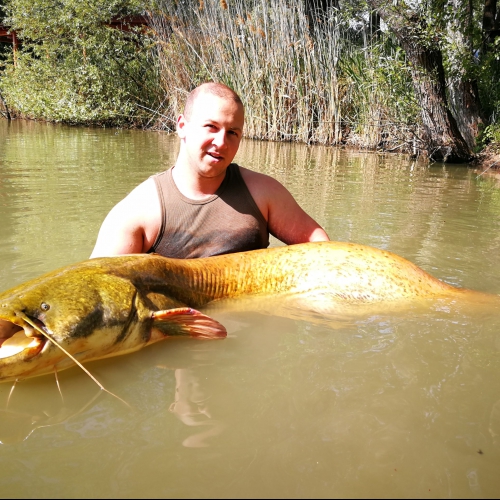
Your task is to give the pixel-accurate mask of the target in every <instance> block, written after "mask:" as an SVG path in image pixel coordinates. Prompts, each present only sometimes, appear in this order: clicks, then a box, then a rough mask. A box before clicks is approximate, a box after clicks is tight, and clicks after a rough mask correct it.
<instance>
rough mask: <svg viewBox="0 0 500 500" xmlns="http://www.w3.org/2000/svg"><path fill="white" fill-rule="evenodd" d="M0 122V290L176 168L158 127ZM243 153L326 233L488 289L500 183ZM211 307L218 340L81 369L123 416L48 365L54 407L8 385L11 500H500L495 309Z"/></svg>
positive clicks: (36, 391)
mask: <svg viewBox="0 0 500 500" xmlns="http://www.w3.org/2000/svg"><path fill="white" fill-rule="evenodd" d="M4 125H5V123H2V122H0V127H2V130H1V131H0V225H1V227H2V229H3V231H2V239H1V240H0V288H1V289H6V288H8V287H11V286H13V285H15V284H17V283H19V282H21V281H25V280H27V279H31V278H33V277H35V276H37V275H39V274H41V273H43V272H45V271H49V270H51V269H54V268H55V267H58V266H60V265H65V264H68V263H70V262H75V261H77V260H81V259H84V258H86V257H87V256H88V255H89V254H90V251H91V249H92V247H93V244H94V241H95V237H96V235H97V231H98V228H99V226H100V223H101V221H102V218H103V217H104V216H105V214H106V213H107V212H108V211H109V209H110V208H111V207H112V206H113V205H114V204H115V203H116V202H117V201H118V200H120V199H121V198H123V197H124V196H125V195H126V194H127V193H128V192H129V191H130V190H131V189H132V188H133V187H134V186H135V185H137V184H138V183H139V182H141V181H142V180H144V179H145V178H146V177H148V176H149V175H151V174H152V173H155V172H157V171H160V170H163V169H164V168H166V167H168V166H170V163H171V162H172V161H173V159H174V158H175V157H176V148H177V141H176V139H175V137H173V136H168V135H166V134H161V133H160V134H157V133H144V132H141V131H116V130H108V129H85V128H70V127H64V126H55V127H54V126H50V125H46V124H37V123H24V122H14V123H12V125H11V126H10V127H8V126H5V127H4ZM238 162H239V163H241V164H242V165H244V166H247V167H250V168H255V169H257V170H260V171H262V172H265V173H268V174H270V175H273V176H274V177H276V178H278V179H279V180H280V181H281V182H283V183H284V184H285V186H287V187H288V189H289V190H290V191H291V192H292V194H294V196H295V197H296V198H297V199H298V201H299V203H300V204H301V205H302V206H303V207H304V208H305V209H306V211H308V212H309V213H311V215H312V216H313V217H314V218H315V219H317V220H318V221H319V222H320V223H321V224H322V225H324V227H325V229H326V230H327V232H328V233H329V234H330V235H331V237H332V238H334V239H337V240H343V241H346V240H350V241H354V242H357V243H363V244H368V245H371V246H375V247H379V248H383V249H387V250H390V251H393V252H395V253H397V254H400V255H402V256H403V257H406V258H408V259H409V260H411V261H413V262H415V263H416V264H417V265H419V266H420V267H423V268H424V269H425V270H426V271H429V272H431V274H433V275H435V276H437V277H439V278H441V279H444V280H446V281H447V282H449V283H451V284H454V285H459V286H464V287H467V288H474V289H479V290H483V291H487V292H492V293H497V292H499V291H500V288H499V286H498V283H499V282H500V267H499V266H498V254H499V251H500V236H499V235H500V217H499V214H500V189H498V187H497V185H495V184H494V183H493V182H490V181H488V180H487V179H483V178H477V177H476V175H475V174H474V173H473V172H472V171H471V170H469V169H466V168H464V167H461V166H454V165H447V166H442V165H431V166H427V165H425V164H422V163H418V162H412V161H407V160H406V159H404V158H402V157H396V156H394V157H388V156H382V155H374V154H369V153H364V152H347V151H342V150H339V149H331V148H326V147H315V146H304V145H295V144H283V143H281V144H279V143H261V142H258V141H244V142H243V145H242V148H241V150H240V152H239V153H238ZM273 244H278V243H277V242H276V241H274V242H273ZM240 305H242V304H240ZM247 305H248V304H247ZM219 306H220V307H218V308H213V309H212V308H210V309H207V311H204V312H206V313H207V314H210V315H211V316H213V317H214V318H215V319H217V320H218V321H220V322H222V323H223V324H224V325H225V326H226V327H227V328H228V331H229V336H228V338H227V339H225V340H224V341H220V342H219V341H218V342H210V341H196V340H193V339H170V340H167V341H165V342H161V343H158V344H155V345H154V346H151V347H148V348H146V349H144V350H142V351H139V352H137V353H134V354H132V355H128V356H121V357H117V358H111V359H108V360H102V361H97V362H92V363H89V364H88V365H87V368H88V369H90V371H91V372H92V373H93V375H94V376H96V377H97V379H98V380H99V381H100V382H101V383H103V385H104V386H105V387H106V388H108V389H109V390H111V391H112V392H114V393H116V394H117V395H119V396H120V397H121V398H123V399H124V400H126V401H127V402H128V403H129V404H130V405H131V407H132V408H128V407H126V406H125V405H124V404H123V403H121V402H120V401H118V400H116V399H115V398H113V397H112V396H109V395H107V394H103V393H102V392H101V391H97V389H96V386H95V384H94V383H93V382H92V381H91V380H90V379H89V378H88V377H87V376H86V375H85V374H84V373H82V372H81V371H80V370H78V369H76V368H75V369H71V370H68V371H66V372H62V373H60V374H59V378H60V385H61V391H62V395H63V399H61V395H60V394H59V392H58V390H57V386H56V383H55V381H54V377H49V376H47V377H40V378H38V379H32V380H26V381H21V382H19V383H18V384H17V385H16V387H15V389H14V392H13V393H12V396H11V398H10V400H9V402H8V404H7V400H8V396H9V392H10V390H11V386H10V385H8V384H0V401H1V404H0V441H2V443H4V444H2V445H1V446H0V451H1V452H3V453H0V488H1V490H2V493H3V495H4V496H5V497H7V496H13V497H33V496H35V495H37V496H39V497H54V496H63V495H65V496H66V497H67V498H73V497H84V496H87V497H97V496H99V497H104V496H107V497H118V496H120V497H166V498H172V497H198V498H206V497H227V498H235V497H250V496H251V497H328V498H333V497H351V498H352V497H367V498H368V497H372V498H373V497H396V496H397V497H409V496H412V497H425V496H427V497H460V498H475V497H498V495H499V494H500V486H499V482H498V479H497V478H498V463H499V460H500V400H499V394H500V340H499V338H500V337H499V335H498V331H499V327H500V319H499V312H498V310H494V309H493V308H486V309H485V310H483V311H482V312H478V311H477V310H476V311H471V310H467V309H466V308H462V307H460V306H459V305H457V304H453V303H452V304H444V303H440V304H434V306H433V307H429V309H427V310H416V309H413V308H410V309H409V310H405V311H403V310H399V311H392V312H389V311H385V312H384V313H382V312H381V311H372V312H371V313H369V314H366V315H358V316H355V317H350V318H342V317H339V316H338V315H336V316H334V317H328V318H325V317H319V316H318V317H316V318H314V317H305V316H300V315H293V314H292V315H291V317H290V316H289V317H286V310H279V309H277V308H276V306H275V305H274V304H272V303H271V302H269V303H266V304H263V307H262V308H260V309H259V308H255V307H254V308H252V307H246V308H245V309H244V310H241V308H240V309H238V308H233V307H230V305H229V304H220V305H219ZM281 313H283V314H284V316H280V314H281ZM169 410H170V411H169ZM479 452H481V453H479Z"/></svg>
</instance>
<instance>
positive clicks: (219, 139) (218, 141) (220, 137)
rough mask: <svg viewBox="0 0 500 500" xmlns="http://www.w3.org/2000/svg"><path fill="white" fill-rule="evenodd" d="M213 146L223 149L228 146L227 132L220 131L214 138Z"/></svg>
mask: <svg viewBox="0 0 500 500" xmlns="http://www.w3.org/2000/svg"><path fill="white" fill-rule="evenodd" d="M212 142H213V144H215V145H216V146H217V147H219V148H220V147H223V146H225V145H226V131H225V130H219V131H218V132H217V133H216V134H215V136H214V138H213V141H212Z"/></svg>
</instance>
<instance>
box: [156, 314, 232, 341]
mask: <svg viewBox="0 0 500 500" xmlns="http://www.w3.org/2000/svg"><path fill="white" fill-rule="evenodd" d="M151 317H152V318H153V321H154V323H153V332H152V335H151V340H150V342H155V341H156V340H160V338H158V336H159V335H161V336H162V337H161V338H164V337H165V336H171V335H189V336H191V337H200V338H206V339H214V338H224V337H226V335H227V332H226V329H225V328H224V326H223V325H221V324H220V323H219V322H218V321H216V320H215V319H213V318H211V317H210V316H206V315H205V314H203V313H201V312H200V311H197V310H196V309H192V308H190V307H178V308H176V309H167V310H165V311H155V312H153V313H152V315H151Z"/></svg>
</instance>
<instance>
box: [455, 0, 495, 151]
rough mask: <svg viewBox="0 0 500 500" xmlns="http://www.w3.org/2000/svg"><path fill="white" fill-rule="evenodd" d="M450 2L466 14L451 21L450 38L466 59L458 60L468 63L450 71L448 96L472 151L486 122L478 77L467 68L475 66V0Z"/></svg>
mask: <svg viewBox="0 0 500 500" xmlns="http://www.w3.org/2000/svg"><path fill="white" fill-rule="evenodd" d="M448 1H449V4H450V6H452V7H453V11H454V12H455V13H457V12H459V13H460V14H462V15H455V16H454V17H453V19H451V20H450V24H449V30H448V36H449V38H450V39H451V40H452V42H453V44H454V45H455V47H456V50H457V51H458V52H459V54H460V55H461V58H462V59H461V58H458V61H460V60H462V61H465V64H464V63H462V64H461V65H459V64H456V63H455V64H452V67H451V68H450V72H449V75H448V78H447V83H448V97H449V101H450V106H451V109H452V112H453V116H454V117H455V119H456V120H457V125H458V128H459V130H460V133H461V134H462V137H463V138H464V139H465V142H466V143H467V145H468V146H469V148H470V149H471V150H472V149H473V148H474V147H475V145H476V137H477V136H478V133H479V128H480V126H481V125H482V124H484V123H485V122H486V119H485V117H484V116H483V110H482V107H481V101H480V99H479V90H478V85H477V80H476V77H475V76H474V75H472V74H471V73H470V72H467V71H466V70H465V69H464V66H465V67H467V66H468V67H473V66H474V47H473V44H472V35H473V24H472V23H473V17H472V15H473V12H472V10H473V7H472V0H448ZM487 1H490V0H487ZM495 1H496V0H495Z"/></svg>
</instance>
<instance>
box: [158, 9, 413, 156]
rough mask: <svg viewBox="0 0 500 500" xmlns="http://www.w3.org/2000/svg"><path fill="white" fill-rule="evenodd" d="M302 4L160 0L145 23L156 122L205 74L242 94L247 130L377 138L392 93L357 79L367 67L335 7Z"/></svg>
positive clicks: (280, 135) (264, 135)
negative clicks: (156, 86)
mask: <svg viewBox="0 0 500 500" xmlns="http://www.w3.org/2000/svg"><path fill="white" fill-rule="evenodd" d="M304 4H305V2H304V1H303V0H289V1H287V2H284V1H277V0H275V1H272V0H271V1H270V0H199V1H196V2H195V1H192V0H191V1H184V2H175V1H171V0H159V1H158V2H157V5H158V8H157V10H156V11H155V12H151V13H150V25H151V27H152V29H153V31H154V33H155V36H156V39H157V42H158V43H157V46H158V54H159V59H160V68H161V84H162V87H163V90H164V92H165V101H164V108H163V109H161V110H159V111H161V116H162V117H163V118H162V119H161V120H160V126H161V127H163V128H167V129H172V128H173V120H174V119H175V116H176V115H177V114H178V113H179V112H181V111H182V106H183V103H184V101H185V97H186V95H187V93H188V92H189V91H190V90H192V89H193V88H194V87H195V86H197V85H198V84H200V83H202V82H204V81H208V80H212V81H219V82H223V83H225V84H227V85H229V86H230V87H232V88H233V89H234V90H235V91H236V92H237V93H238V94H239V95H240V96H241V98H242V100H243V102H244V104H245V109H246V125H245V135H246V137H249V138H257V139H266V140H288V141H298V142H305V143H320V144H339V143H342V142H346V141H347V142H348V141H353V142H357V143H358V144H359V145H361V146H364V147H371V148H373V147H376V146H377V144H379V143H380V142H381V140H382V138H383V137H384V127H385V125H384V120H385V121H386V122H391V120H392V119H393V118H395V116H394V112H392V111H391V110H390V107H391V106H390V105H391V102H390V100H387V99H380V95H379V94H378V93H377V92H371V93H370V92H368V93H367V87H366V85H365V84H364V83H363V84H360V79H363V78H364V79H366V75H367V74H368V72H367V71H366V70H363V68H360V67H359V61H360V59H359V57H358V56H359V55H360V54H361V55H362V54H363V50H362V47H360V46H359V43H356V40H355V32H354V31H353V29H352V27H351V26H350V21H349V20H348V19H342V18H341V16H340V12H339V11H338V10H336V9H335V8H330V9H329V10H328V11H326V12H325V11H321V10H314V11H312V12H311V11H310V12H306V10H305V7H304ZM362 60H363V64H364V65H365V66H367V65H369V63H370V61H367V60H366V58H363V57H362ZM352 61H357V63H356V64H357V66H356V67H355V69H354V70H352V67H353V62H352ZM371 63H373V61H371ZM350 69H351V71H349V70H350ZM355 73H358V78H357V80H356V78H354V74H355ZM361 83H362V82H361ZM365 83H366V82H365ZM370 85H371V86H372V87H376V85H377V82H376V81H375V80H373V81H372V82H371V84H370ZM361 97H363V98H362V99H361ZM383 101H386V102H383ZM364 122H365V123H364ZM363 123H364V125H363ZM360 126H361V127H362V128H361V129H360V128H359V127H360ZM399 129H400V127H399V128H398V130H399ZM367 131H370V133H367ZM386 135H387V133H386ZM406 139H407V138H406V137H405V138H404V139H403V142H404V141H406ZM402 149H404V148H402Z"/></svg>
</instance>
